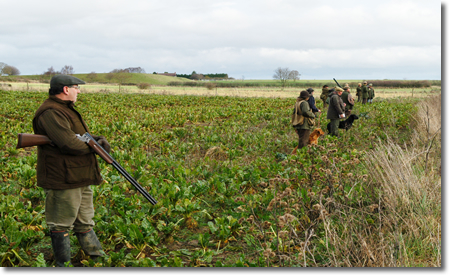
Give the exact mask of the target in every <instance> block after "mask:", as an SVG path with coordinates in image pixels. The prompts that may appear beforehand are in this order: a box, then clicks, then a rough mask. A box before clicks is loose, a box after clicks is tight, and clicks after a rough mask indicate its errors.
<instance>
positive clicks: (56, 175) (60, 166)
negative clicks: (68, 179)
mask: <svg viewBox="0 0 449 275" xmlns="http://www.w3.org/2000/svg"><path fill="white" fill-rule="evenodd" d="M44 166H45V178H46V179H45V180H44V181H45V182H47V181H50V182H60V183H63V182H64V181H65V165H64V161H63V160H62V159H61V158H58V157H56V156H45V164H44Z"/></svg>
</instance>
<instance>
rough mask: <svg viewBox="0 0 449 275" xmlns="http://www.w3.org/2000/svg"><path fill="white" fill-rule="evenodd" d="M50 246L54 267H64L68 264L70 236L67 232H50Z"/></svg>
mask: <svg viewBox="0 0 449 275" xmlns="http://www.w3.org/2000/svg"><path fill="white" fill-rule="evenodd" d="M50 237H51V246H52V247H53V254H54V255H55V260H56V266H59V267H64V266H65V265H64V263H66V262H69V263H70V236H69V232H67V231H50Z"/></svg>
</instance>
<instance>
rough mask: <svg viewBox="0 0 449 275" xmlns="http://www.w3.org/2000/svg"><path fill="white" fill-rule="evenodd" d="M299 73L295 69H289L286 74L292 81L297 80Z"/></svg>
mask: <svg viewBox="0 0 449 275" xmlns="http://www.w3.org/2000/svg"><path fill="white" fill-rule="evenodd" d="M300 76H301V74H300V73H299V72H298V71H296V70H291V71H290V74H289V76H288V78H289V79H293V81H296V80H299V77H300Z"/></svg>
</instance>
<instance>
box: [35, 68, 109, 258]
mask: <svg viewBox="0 0 449 275" xmlns="http://www.w3.org/2000/svg"><path fill="white" fill-rule="evenodd" d="M80 84H85V82H84V81H82V80H81V79H79V78H76V77H73V76H69V75H56V76H54V77H52V79H51V81H50V90H49V97H48V98H47V99H46V100H45V101H44V102H43V103H42V105H41V106H40V107H39V108H38V109H37V111H36V113H35V115H34V118H33V130H34V133H35V134H39V135H46V136H48V137H49V138H50V139H51V141H52V144H51V145H40V146H38V149H37V168H36V170H37V186H39V187H42V188H44V191H45V194H46V199H45V219H46V223H47V226H48V229H49V231H50V237H51V242H52V247H53V253H54V257H55V261H56V266H64V265H65V264H66V263H67V262H70V258H71V255H70V231H71V230H73V231H74V232H75V235H76V237H77V238H78V241H79V243H80V245H81V248H82V249H83V250H84V252H85V254H86V255H89V256H90V257H91V258H97V257H99V256H103V255H104V251H103V249H102V247H101V244H100V242H99V241H98V238H97V236H96V235H95V232H94V231H93V227H94V225H95V223H94V221H93V220H92V218H93V216H94V207H93V196H92V190H91V189H90V185H99V184H100V183H101V182H102V181H103V179H102V177H101V174H100V168H99V166H98V162H97V159H96V157H95V154H94V152H93V151H92V150H91V148H90V147H89V146H88V145H87V144H86V143H85V142H83V141H81V140H79V139H78V138H77V137H76V134H79V135H83V134H84V133H85V132H89V128H88V127H87V125H86V123H85V122H84V120H83V119H82V117H81V115H80V113H78V111H77V110H75V108H74V107H75V105H74V103H75V102H76V100H77V96H78V94H79V93H80V86H79V85H80ZM93 137H94V138H95V139H96V140H97V142H98V143H99V144H100V145H101V146H103V148H104V149H105V150H106V151H108V152H109V151H110V149H111V147H110V145H109V143H108V142H107V141H106V139H105V137H103V136H93Z"/></svg>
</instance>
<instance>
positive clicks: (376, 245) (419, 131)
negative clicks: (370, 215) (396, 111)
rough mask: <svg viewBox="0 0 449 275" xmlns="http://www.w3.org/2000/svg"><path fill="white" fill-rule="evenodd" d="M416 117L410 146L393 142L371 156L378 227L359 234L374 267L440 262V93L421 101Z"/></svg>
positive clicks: (361, 244)
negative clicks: (377, 195)
mask: <svg viewBox="0 0 449 275" xmlns="http://www.w3.org/2000/svg"><path fill="white" fill-rule="evenodd" d="M415 119H416V121H417V123H418V124H417V127H416V129H415V133H414V136H413V138H412V143H411V144H412V145H411V146H410V145H409V146H405V145H402V146H401V145H399V144H395V143H393V142H392V141H391V140H390V141H389V142H387V143H386V144H382V145H379V146H378V147H377V148H376V149H375V150H374V151H372V152H370V153H368V156H367V162H366V167H367V168H368V169H369V171H370V177H371V182H370V184H372V185H373V187H374V189H375V190H377V192H379V202H378V224H375V227H376V228H377V229H378V230H376V231H371V230H370V231H369V233H370V234H371V235H370V234H367V233H368V231H367V230H366V229H364V230H362V232H358V234H357V236H358V237H359V241H360V246H361V247H360V249H361V251H362V252H364V253H367V254H368V255H369V260H371V261H372V264H373V265H374V266H441V95H440V96H436V97H431V98H429V99H427V100H424V101H422V102H421V104H420V105H419V106H418V113H417V114H416V118H415ZM374 232H376V233H375V234H373V233H374ZM364 233H365V234H364Z"/></svg>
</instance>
